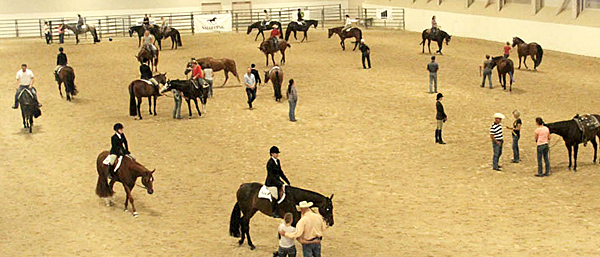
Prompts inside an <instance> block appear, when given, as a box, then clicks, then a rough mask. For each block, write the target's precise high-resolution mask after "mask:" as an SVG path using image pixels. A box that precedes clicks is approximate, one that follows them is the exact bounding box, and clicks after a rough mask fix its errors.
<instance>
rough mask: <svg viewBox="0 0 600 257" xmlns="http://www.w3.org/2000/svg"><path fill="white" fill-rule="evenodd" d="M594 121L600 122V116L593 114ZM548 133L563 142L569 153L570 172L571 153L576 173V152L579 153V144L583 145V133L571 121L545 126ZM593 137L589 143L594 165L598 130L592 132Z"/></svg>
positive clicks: (599, 131)
mask: <svg viewBox="0 0 600 257" xmlns="http://www.w3.org/2000/svg"><path fill="white" fill-rule="evenodd" d="M592 116H594V117H595V118H596V119H599V120H600V115H598V114H593V115H592ZM546 126H547V127H548V129H550V133H553V134H557V135H559V136H561V137H562V138H563V141H565V146H566V147H567V151H568V152H569V167H568V168H569V170H571V153H573V163H572V164H573V171H577V152H578V151H579V144H581V143H583V132H582V131H581V129H579V126H578V125H577V122H576V121H575V120H573V119H571V120H565V121H558V122H553V123H548V124H546ZM591 133H593V135H594V137H593V138H590V139H589V140H590V142H592V145H593V146H594V163H596V157H597V151H598V144H597V142H596V136H598V137H600V128H596V129H595V130H592V131H591Z"/></svg>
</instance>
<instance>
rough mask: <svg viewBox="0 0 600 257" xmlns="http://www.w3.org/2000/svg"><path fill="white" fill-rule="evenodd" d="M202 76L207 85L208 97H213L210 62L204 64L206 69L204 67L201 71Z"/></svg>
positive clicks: (212, 74)
mask: <svg viewBox="0 0 600 257" xmlns="http://www.w3.org/2000/svg"><path fill="white" fill-rule="evenodd" d="M202 73H204V74H203V76H204V80H205V81H206V83H208V97H212V96H213V76H214V73H213V69H212V67H211V66H210V62H207V63H206V67H204V69H203V70H202Z"/></svg>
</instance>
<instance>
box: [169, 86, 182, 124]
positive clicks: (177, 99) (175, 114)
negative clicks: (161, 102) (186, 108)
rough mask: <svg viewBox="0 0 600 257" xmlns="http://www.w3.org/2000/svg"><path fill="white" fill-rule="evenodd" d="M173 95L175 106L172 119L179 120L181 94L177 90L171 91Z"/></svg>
mask: <svg viewBox="0 0 600 257" xmlns="http://www.w3.org/2000/svg"><path fill="white" fill-rule="evenodd" d="M171 93H173V100H174V101H175V106H174V107H173V119H178V120H179V119H181V100H182V99H181V98H182V96H181V92H179V90H177V89H173V90H171Z"/></svg>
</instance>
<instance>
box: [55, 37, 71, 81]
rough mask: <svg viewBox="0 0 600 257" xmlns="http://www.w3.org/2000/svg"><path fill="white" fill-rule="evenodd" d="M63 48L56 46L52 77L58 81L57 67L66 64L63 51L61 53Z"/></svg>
mask: <svg viewBox="0 0 600 257" xmlns="http://www.w3.org/2000/svg"><path fill="white" fill-rule="evenodd" d="M64 50H65V49H64V48H62V46H61V47H59V48H58V52H59V53H58V55H57V56H56V68H55V69H54V77H55V78H56V81H58V69H60V67H64V66H67V63H68V61H67V55H66V54H65V53H63V51H64Z"/></svg>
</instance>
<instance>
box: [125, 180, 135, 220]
mask: <svg viewBox="0 0 600 257" xmlns="http://www.w3.org/2000/svg"><path fill="white" fill-rule="evenodd" d="M123 188H125V193H126V194H127V196H126V197H125V209H124V211H127V200H129V202H131V210H132V211H133V217H137V216H138V213H137V211H136V210H135V205H134V204H133V196H131V189H130V188H129V187H128V186H127V185H125V183H123Z"/></svg>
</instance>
